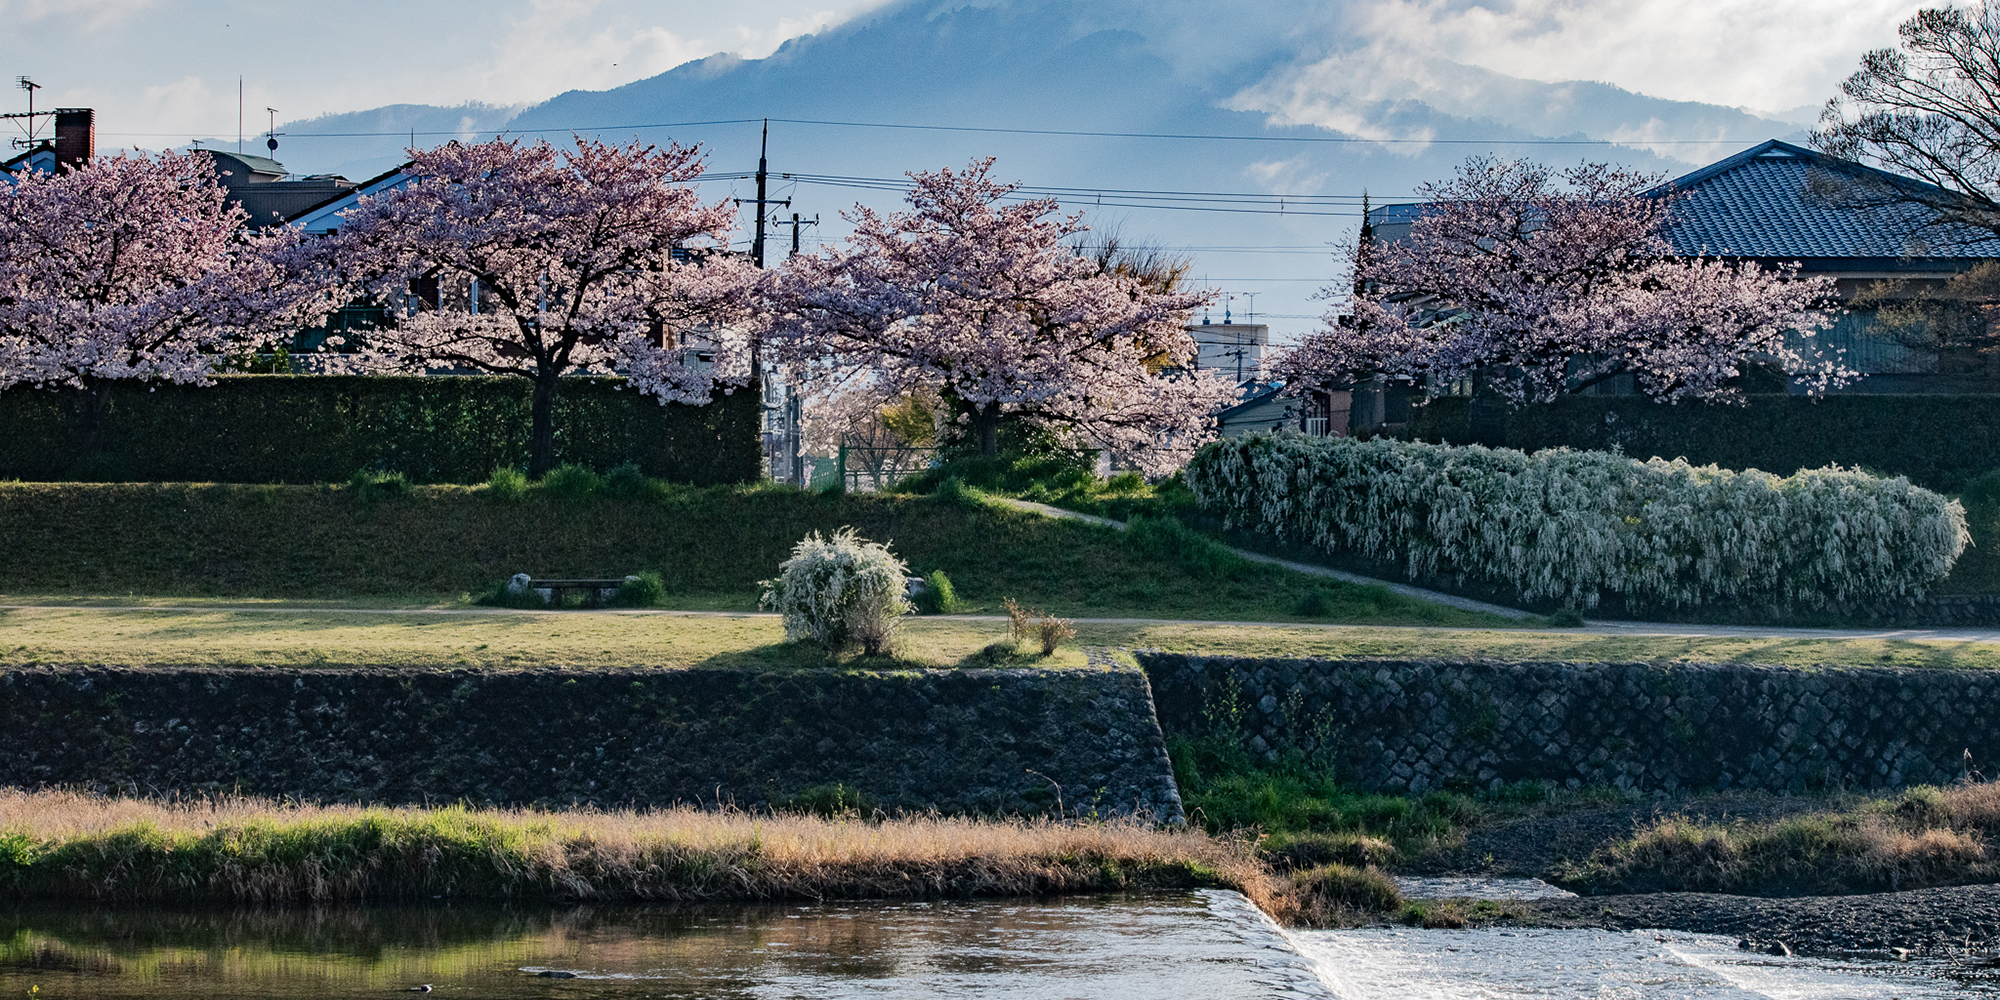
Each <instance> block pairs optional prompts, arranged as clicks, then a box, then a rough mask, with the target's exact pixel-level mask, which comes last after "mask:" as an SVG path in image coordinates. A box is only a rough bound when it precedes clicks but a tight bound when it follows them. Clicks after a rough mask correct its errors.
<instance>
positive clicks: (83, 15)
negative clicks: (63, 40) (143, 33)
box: [0, 0, 153, 31]
mask: <svg viewBox="0 0 2000 1000" xmlns="http://www.w3.org/2000/svg"><path fill="white" fill-rule="evenodd" d="M152 5H153V0H0V20H5V21H8V22H11V23H14V24H17V25H19V24H34V23H35V22H38V21H58V22H69V23H70V24H72V25H79V26H81V27H82V28H83V29H84V30H86V31H95V30H97V29H99V28H103V27H106V26H108V25H112V24H116V23H117V22H119V21H123V20H124V19H126V18H128V17H130V16H132V15H133V14H135V13H137V12H139V11H141V10H144V9H145V8H147V7H151V6H152Z"/></svg>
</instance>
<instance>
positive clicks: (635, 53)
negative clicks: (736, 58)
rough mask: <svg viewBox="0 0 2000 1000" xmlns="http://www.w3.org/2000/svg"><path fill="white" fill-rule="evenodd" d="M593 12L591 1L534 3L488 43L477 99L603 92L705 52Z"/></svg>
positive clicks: (662, 31) (661, 31)
mask: <svg viewBox="0 0 2000 1000" xmlns="http://www.w3.org/2000/svg"><path fill="white" fill-rule="evenodd" d="M600 6H601V4H600V3H599V2H598V0H534V2H533V3H532V4H531V5H530V6H529V8H528V10H527V11H526V12H524V13H523V14H521V15H520V16H519V17H517V18H515V19H514V20H513V22H512V24H511V26H510V30H509V31H508V32H507V34H506V36H505V37H503V38H502V39H500V40H499V41H498V42H497V43H495V45H494V55H493V60H492V62H491V63H490V64H489V65H488V66H486V67H485V68H484V69H483V71H481V73H480V84H479V86H478V88H477V93H478V94H479V99H480V100H484V101H488V102H491V103H495V104H510V103H515V102H524V101H539V100H542V99H544V98H547V97H550V96H553V95H555V94H557V93H560V92H562V91H565V90H604V89H608V88H611V87H616V86H619V85H621V84H625V83H630V82H632V81H633V80H642V79H645V78H646V77H649V76H653V75H655V74H658V73H663V72H665V71H667V70H669V69H672V68H674V67H675V66H678V65H680V64H681V63H684V62H687V61H688V60H690V59H698V58H700V57H701V56H703V55H706V54H708V50H706V49H705V48H704V47H703V46H702V44H701V43H700V42H699V41H694V40H690V39H686V38H682V37H680V36H678V35H676V34H674V33H673V32H671V31H668V30H667V29H666V28H664V27H659V26H651V25H634V24H630V23H625V22H624V21H623V19H616V20H614V19H612V18H607V17H604V16H603V15H601V14H600V13H599V12H598V7H600ZM607 22H610V23H607ZM593 29H594V30H593Z"/></svg>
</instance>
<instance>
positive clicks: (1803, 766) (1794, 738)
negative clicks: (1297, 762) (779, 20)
mask: <svg viewBox="0 0 2000 1000" xmlns="http://www.w3.org/2000/svg"><path fill="white" fill-rule="evenodd" d="M1138 657H1139V662H1140V663H1141V665H1142V666H1144V668H1145V670H1146V673H1147V674H1148V676H1150V677H1151V678H1152V682H1153V690H1154V696H1155V700H1156V704H1157V706H1158V710H1159V716H1160V723H1161V726H1162V728H1163V729H1164V730H1165V731H1166V732H1167V734H1168V735H1169V736H1172V735H1174V734H1177V733H1178V734H1184V735H1190V736H1200V735H1204V734H1218V735H1221V736H1223V737H1225V738H1229V739H1239V740H1241V741H1243V743H1244V745H1245V746H1247V747H1248V748H1249V749H1250V750H1251V751H1253V752H1255V753H1258V754H1260V755H1264V756H1266V757H1268V758H1270V759H1276V758H1277V757H1278V756H1279V755H1281V754H1283V753H1286V752H1298V753H1305V754H1312V755H1315V756H1316V757H1317V758H1318V759H1319V760H1320V761H1322V762H1324V763H1326V764H1329V765H1331V766H1333V767H1336V768H1337V769H1338V770H1339V773H1340V774H1341V776H1342V778H1343V780H1344V781H1346V782H1348V783H1350V784H1353V785H1355V786H1358V787H1360V788H1363V789H1368V790H1376V791H1384V792H1398V793H1421V792H1424V791H1428V790H1431V789H1436V788H1497V787H1499V786H1501V785H1504V784H1510V783H1515V782H1525V781H1539V782H1552V783H1554V784H1556V785H1559V786H1567V787H1581V786H1585V785H1615V786H1617V787H1620V788H1626V789H1633V790H1637V791H1640V792H1644V793H1648V794H1665V793H1674V792H1683V791H1692V790H1706V789H1758V790H1766V791H1779V792H1783V791H1792V792H1798V791H1805V790H1807V789H1810V788H1821V787H1848V788H1890V787H1898V786H1904V785H1914V784H1935V783H1941V782H1949V781H1953V780H1956V779H1958V778H1959V777H1961V776H1962V775H1963V774H1964V773H1965V769H1966V767H1967V754H1970V761H1971V766H1973V767H1974V768H1978V769H1983V770H1985V772H1986V773H1988V774H1989V775H1990V774H1993V773H1994V772H1996V771H2000V676H1996V675H1994V674H1992V673H1989V672H1985V671H1978V670H1912V669H1896V668H1875V667H1853V668H1850V667H1841V668H1812V669H1791V668H1782V667H1758V666H1743V665H1733V664H1671V665H1661V664H1645V663H1497V662H1486V661H1474V662H1451V661H1440V660H1258V659H1231V658H1225V657H1198V656H1184V655H1179V654H1170V653H1146V652H1142V653H1140V654H1138Z"/></svg>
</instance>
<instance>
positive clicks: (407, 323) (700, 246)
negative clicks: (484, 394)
mask: <svg viewBox="0 0 2000 1000" xmlns="http://www.w3.org/2000/svg"><path fill="white" fill-rule="evenodd" d="M411 156H412V162H411V164H410V166H409V168H408V171H409V173H411V174H412V175H414V179H413V180H412V181H411V182H410V183H408V184H405V185H403V186H401V187H398V188H394V189H391V190H388V191H385V192H383V193H381V194H377V195H372V196H368V197H364V198H362V199H360V202H359V204H357V205H356V206H355V207H354V208H353V209H350V210H349V211H347V212H345V213H343V215H342V220H343V221H342V224H341V228H340V230H339V232H338V233H337V234H335V235H333V236H331V237H328V238H326V240H325V241H324V245H323V246H322V247H320V248H319V253H320V256H321V259H322V260H323V261H325V262H326V264H327V266H328V267H329V268H330V269H331V270H332V271H333V272H335V273H336V274H337V275H338V276H339V278H340V280H341V282H342V285H343V287H344V288H345V289H347V290H348V291H349V292H350V293H351V294H355V295H358V296H361V297H364V298H369V299H373V300H374V301H377V302H382V303H385V304H387V305H389V306H390V307H391V309H392V311H393V312H394V313H395V315H394V318H393V322H392V323H391V324H390V325H389V326H388V327H387V328H385V329H381V330H375V331H369V332H367V333H365V334H363V335H360V336H358V337H356V338H355V339H354V341H353V342H352V343H348V344H339V345H336V346H339V347H342V348H345V349H346V350H347V351H348V353H345V354H343V355H340V356H338V357H337V358H336V359H335V360H336V361H337V362H338V363H341V364H345V365H348V366H353V367H359V368H362V369H365V370H376V371H425V370H436V369H447V370H448V369H454V368H456V369H472V370H475V371H481V372H487V373H491V374H498V375H516V376H520V377H523V378H526V379H529V380H531V381H532V382H533V383H534V387H535V389H534V410H533V413H534V427H533V444H532V449H531V459H530V464H529V471H530V472H531V473H534V474H540V473H541V472H544V471H546V470H547V469H548V467H549V465H550V463H551V462H552V460H553V453H554V421H553V409H554V402H555V397H556V393H557V391H558V389H559V386H560V380H561V379H562V378H563V377H564V376H569V375H609V374H623V375H625V376H627V377H628V379H629V384H630V385H631V386H632V387H633V388H635V389H637V390H638V391H640V392H643V393H646V394H649V395H652V396H654V397H656V398H657V399H659V400H660V401H661V402H662V403H666V402H681V403H695V404H702V403H706V402H708V401H709V400H710V399H711V398H712V396H713V393H714V391H715V390H716V388H717V386H718V385H723V386H726V387H733V386H734V385H738V384H741V383H742V382H743V381H744V380H745V379H746V378H747V375H748V352H747V350H746V348H747V340H748V334H747V332H746V331H745V328H744V326H743V321H744V320H745V319H746V318H747V316H748V314H749V308H750V291H751V289H752V287H753V284H754V278H755V270H754V269H753V268H751V267H750V266H749V265H748V264H747V263H744V262H743V261H742V260H741V259H739V258H738V257H736V256H734V255H731V254H729V253H727V252H726V248H727V247H728V240H729V233H730V230H731V229H732V227H733V226H734V225H735V218H736V212H735V209H734V208H733V207H731V205H730V204H729V203H728V202H727V201H718V202H715V203H713V204H709V203H704V202H703V201H702V200H701V199H700V197H699V196H698V195H697V194H696V193H695V192H694V190H693V189H692V188H690V187H688V183H689V182H691V181H693V180H695V179H696V178H697V177H699V176H700V174H701V170H702V157H701V153H700V151H699V149H697V148H682V147H680V146H677V145H671V144H670V145H668V146H666V147H665V148H661V147H656V146H651V145H644V144H641V143H639V142H636V141H635V142H633V143H632V144H630V145H627V146H616V145H609V144H605V143H600V142H596V141H593V140H589V139H583V138H578V139H577V140H576V148H575V149H571V150H562V149H558V148H556V147H555V146H552V145H550V144H549V143H547V142H537V143H534V144H525V143H522V142H519V141H517V140H510V139H496V140H493V141H490V142H482V143H475V144H471V145H459V144H456V143H453V144H449V145H446V146H443V147H440V148H437V149H432V150H425V151H417V152H413V153H412V154H411ZM431 288H435V289H436V291H435V293H434V294H435V296H436V299H437V300H436V301H426V297H427V296H428V295H431V294H433V293H431V292H430V289H431Z"/></svg>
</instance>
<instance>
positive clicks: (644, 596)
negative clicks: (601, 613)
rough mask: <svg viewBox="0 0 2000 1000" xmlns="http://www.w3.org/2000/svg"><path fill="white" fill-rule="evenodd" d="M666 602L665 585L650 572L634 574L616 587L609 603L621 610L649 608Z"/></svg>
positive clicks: (657, 576) (658, 575)
mask: <svg viewBox="0 0 2000 1000" xmlns="http://www.w3.org/2000/svg"><path fill="white" fill-rule="evenodd" d="M666 602H667V585H666V584H665V583H663V582H661V580H660V574H658V573H655V572H653V571H652V570H646V571H644V572H641V573H634V574H632V575H631V576H628V577H626V578H625V582H624V583H622V584H619V585H618V594H617V596H615V597H613V598H612V599H611V603H612V604H614V605H616V606H618V607H621V608H650V607H655V606H658V605H661V604H665V603H666Z"/></svg>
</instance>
